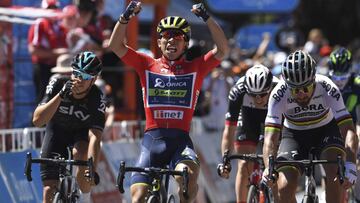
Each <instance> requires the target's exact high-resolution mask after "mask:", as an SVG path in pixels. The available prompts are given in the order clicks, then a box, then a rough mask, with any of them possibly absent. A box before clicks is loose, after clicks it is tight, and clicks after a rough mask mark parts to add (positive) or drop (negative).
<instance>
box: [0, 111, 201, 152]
mask: <svg viewBox="0 0 360 203" xmlns="http://www.w3.org/2000/svg"><path fill="white" fill-rule="evenodd" d="M144 128H145V121H142V120H140V121H137V120H128V121H117V122H114V123H113V125H112V126H110V127H108V128H106V129H105V130H104V134H103V141H104V142H109V141H116V140H119V139H126V140H130V141H131V140H135V139H139V138H141V137H142V134H143V132H144ZM202 131H203V130H202V125H201V120H200V119H199V118H196V119H194V120H193V122H192V128H191V134H193V135H201V134H202V133H201V132H202ZM44 136H45V128H36V127H28V128H16V129H0V152H16V151H22V150H26V149H37V148H40V146H41V143H42V140H43V138H44Z"/></svg>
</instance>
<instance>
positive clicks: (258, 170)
mask: <svg viewBox="0 0 360 203" xmlns="http://www.w3.org/2000/svg"><path fill="white" fill-rule="evenodd" d="M233 159H241V160H245V161H252V162H254V164H255V166H254V170H253V171H252V172H251V174H250V176H249V186H248V187H249V190H248V194H247V198H246V202H247V203H270V202H272V201H273V198H272V192H271V189H270V188H268V187H267V186H266V184H265V183H263V182H262V181H261V177H262V173H263V170H264V168H265V167H264V162H263V156H262V155H259V154H233V155H230V154H229V151H226V152H225V153H224V156H223V166H225V165H229V164H231V160H233Z"/></svg>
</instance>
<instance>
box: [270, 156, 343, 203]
mask: <svg viewBox="0 0 360 203" xmlns="http://www.w3.org/2000/svg"><path fill="white" fill-rule="evenodd" d="M276 164H288V165H298V166H300V167H303V168H304V174H305V194H304V197H303V200H302V202H303V203H307V202H318V197H317V195H316V183H315V179H314V167H315V165H317V164H337V165H338V178H339V182H340V184H342V183H343V182H344V177H345V175H344V161H343V159H342V157H341V156H340V155H338V156H337V160H336V161H329V160H313V159H305V160H294V161H285V160H284V161H280V160H275V159H274V156H272V155H271V156H269V177H270V174H274V172H275V171H276V170H275V165H276Z"/></svg>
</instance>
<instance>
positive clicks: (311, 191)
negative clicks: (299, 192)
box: [302, 169, 318, 203]
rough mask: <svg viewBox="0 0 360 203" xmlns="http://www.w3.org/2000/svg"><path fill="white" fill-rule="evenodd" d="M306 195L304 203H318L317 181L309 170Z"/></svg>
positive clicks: (306, 180) (306, 179) (307, 172)
mask: <svg viewBox="0 0 360 203" xmlns="http://www.w3.org/2000/svg"><path fill="white" fill-rule="evenodd" d="M305 170H306V171H305V174H306V176H305V185H306V187H305V195H304V197H303V199H302V203H310V202H312V203H316V202H318V200H317V195H316V183H315V179H314V176H312V175H311V174H310V173H311V171H310V170H309V169H305Z"/></svg>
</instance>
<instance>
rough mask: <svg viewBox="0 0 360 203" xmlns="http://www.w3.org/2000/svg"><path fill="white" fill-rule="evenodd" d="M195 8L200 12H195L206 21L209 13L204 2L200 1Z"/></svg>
mask: <svg viewBox="0 0 360 203" xmlns="http://www.w3.org/2000/svg"><path fill="white" fill-rule="evenodd" d="M194 6H195V7H194V8H195V9H197V10H198V12H195V15H196V16H197V17H199V18H201V19H202V20H203V21H204V22H206V21H207V20H208V19H209V17H210V16H209V14H208V12H207V11H206V8H205V6H204V4H203V3H198V4H195V5H194Z"/></svg>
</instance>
